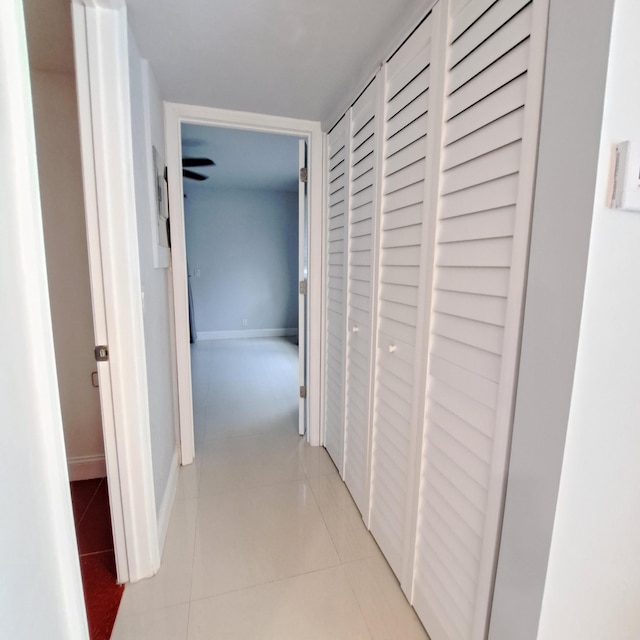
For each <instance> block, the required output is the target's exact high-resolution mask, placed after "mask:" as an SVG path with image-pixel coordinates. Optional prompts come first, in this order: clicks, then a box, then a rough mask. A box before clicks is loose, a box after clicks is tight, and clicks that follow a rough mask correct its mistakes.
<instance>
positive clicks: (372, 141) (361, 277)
mask: <svg viewBox="0 0 640 640" xmlns="http://www.w3.org/2000/svg"><path fill="white" fill-rule="evenodd" d="M377 99H378V95H377V80H375V81H374V82H372V83H371V84H370V85H369V86H368V87H367V89H366V90H365V91H364V93H363V94H362V95H361V96H360V97H359V98H358V100H357V101H356V102H355V104H354V105H353V107H351V123H350V136H349V137H350V154H349V156H350V175H349V251H348V265H349V268H348V291H347V314H348V316H347V318H348V322H347V329H348V331H347V388H346V422H345V455H344V476H343V477H344V481H345V483H346V485H347V487H348V488H349V491H350V492H351V495H352V496H353V499H354V500H355V502H356V504H357V505H358V508H359V509H360V512H361V513H363V514H364V513H365V512H366V509H367V505H368V496H369V437H370V429H369V424H370V406H369V405H370V399H371V360H372V358H371V350H372V346H371V345H372V331H373V313H374V310H373V282H374V266H375V223H376V200H377V197H376V174H377V155H378V154H377V149H376V145H377V133H376V129H377V127H378V117H377Z"/></svg>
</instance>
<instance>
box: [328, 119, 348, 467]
mask: <svg viewBox="0 0 640 640" xmlns="http://www.w3.org/2000/svg"><path fill="white" fill-rule="evenodd" d="M347 126H348V117H347V116H345V117H344V118H343V119H342V120H341V121H340V122H339V123H338V124H337V125H336V126H335V127H334V128H333V129H332V131H331V133H330V134H329V136H328V140H327V153H328V156H329V172H328V183H329V189H328V191H329V193H328V225H327V226H328V228H327V351H326V379H325V434H324V442H325V447H326V449H327V451H328V452H329V455H330V456H331V458H332V460H333V461H334V463H335V465H336V467H337V468H338V470H339V471H340V473H342V467H343V455H344V402H345V351H346V326H347V317H346V315H347V312H346V290H347V286H346V285H347V258H346V255H347V240H348V238H347V231H346V228H347V209H348V189H349V146H348V137H347V134H348V130H347Z"/></svg>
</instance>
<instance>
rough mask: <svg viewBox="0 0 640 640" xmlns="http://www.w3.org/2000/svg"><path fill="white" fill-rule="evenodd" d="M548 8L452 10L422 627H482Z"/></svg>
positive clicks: (418, 591)
mask: <svg viewBox="0 0 640 640" xmlns="http://www.w3.org/2000/svg"><path fill="white" fill-rule="evenodd" d="M458 4H459V3H458ZM545 13H546V2H545V0H528V1H527V0H497V1H494V0H470V1H469V2H468V3H466V5H465V6H464V7H463V8H462V9H461V10H460V11H459V12H458V13H457V14H455V15H452V16H451V17H450V23H449V33H448V47H447V51H448V55H447V63H446V81H445V83H446V84H445V86H446V89H445V106H444V114H445V117H444V132H443V143H444V144H443V149H442V161H441V166H440V168H441V174H440V180H439V193H440V200H439V209H438V221H437V231H436V248H435V261H434V264H435V267H434V277H433V288H434V292H433V302H432V312H431V325H430V336H429V364H428V375H427V394H426V412H425V431H424V433H425V436H424V438H425V439H424V443H423V449H422V465H421V480H420V497H419V501H418V527H417V534H416V554H415V564H414V577H413V604H414V607H415V608H416V611H417V612H418V614H419V616H420V618H421V619H422V621H423V623H424V624H425V627H426V629H427V631H428V632H429V634H430V636H431V638H432V640H476V639H477V640H480V639H481V638H484V637H485V631H486V624H487V619H488V609H489V603H490V593H491V590H492V583H493V566H494V563H495V553H496V549H497V534H498V526H499V519H500V504H501V500H502V493H503V480H504V475H505V461H506V451H507V443H508V438H509V430H510V416H511V408H512V402H513V393H514V388H515V366H516V361H517V345H518V341H519V331H520V329H519V326H520V314H521V304H522V291H523V286H524V273H525V270H526V247H527V242H528V231H529V217H530V210H531V187H532V184H533V168H534V166H535V146H536V138H537V118H538V117H539V103H540V78H541V72H540V70H541V68H542V64H543V60H542V57H543V52H544V24H545V20H544V15H545ZM532 69H533V70H532Z"/></svg>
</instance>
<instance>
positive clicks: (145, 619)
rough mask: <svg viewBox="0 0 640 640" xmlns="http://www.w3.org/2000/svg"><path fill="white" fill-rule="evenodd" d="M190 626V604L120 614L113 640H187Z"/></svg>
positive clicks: (114, 629)
mask: <svg viewBox="0 0 640 640" xmlns="http://www.w3.org/2000/svg"><path fill="white" fill-rule="evenodd" d="M188 624H189V605H188V604H179V605H176V606H173V607H167V608H165V609H159V610H155V611H146V612H142V613H137V614H132V615H121V614H118V617H117V619H116V624H115V626H114V628H113V634H112V635H111V640H186V638H187V627H188ZM210 637H211V636H210Z"/></svg>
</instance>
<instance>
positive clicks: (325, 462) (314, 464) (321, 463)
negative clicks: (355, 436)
mask: <svg viewBox="0 0 640 640" xmlns="http://www.w3.org/2000/svg"><path fill="white" fill-rule="evenodd" d="M299 450H300V455H301V457H302V463H303V465H304V472H305V474H306V476H307V478H312V477H316V476H324V475H334V474H337V473H338V470H337V469H336V466H335V464H333V460H332V459H331V457H330V456H329V454H328V453H327V450H326V449H325V448H324V447H310V446H309V445H308V444H307V443H306V442H304V441H302V442H301V443H300V447H299Z"/></svg>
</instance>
